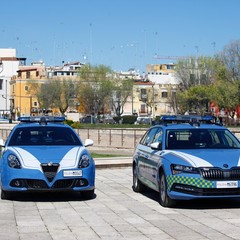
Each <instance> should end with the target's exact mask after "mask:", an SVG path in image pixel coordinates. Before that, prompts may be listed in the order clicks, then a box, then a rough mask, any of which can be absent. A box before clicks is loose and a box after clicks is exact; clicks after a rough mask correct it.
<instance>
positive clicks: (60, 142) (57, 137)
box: [0, 116, 95, 199]
mask: <svg viewBox="0 0 240 240" xmlns="http://www.w3.org/2000/svg"><path fill="white" fill-rule="evenodd" d="M64 120H65V118H62V117H52V116H41V117H21V118H19V121H21V123H19V124H18V125H16V126H15V127H14V128H13V130H12V131H11V133H10V135H9V137H8V139H7V141H6V143H5V144H4V146H3V151H2V156H1V159H0V181H1V199H8V198H10V196H11V197H12V193H13V192H21V191H24V192H26V191H29V192H30V191H31V192H47V191H49V192H54V191H79V192H81V196H82V197H83V198H88V199H91V198H93V197H94V189H95V163H94V160H93V158H92V157H91V155H90V154H89V152H88V151H87V150H86V147H87V146H90V145H93V141H92V140H90V139H87V140H86V141H85V144H83V143H82V141H81V139H80V138H79V136H78V135H77V133H76V132H75V130H74V129H72V128H71V127H70V126H68V125H66V124H64V123H63V121H64Z"/></svg>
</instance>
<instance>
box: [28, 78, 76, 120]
mask: <svg viewBox="0 0 240 240" xmlns="http://www.w3.org/2000/svg"><path fill="white" fill-rule="evenodd" d="M30 91H31V93H33V94H34V95H35V96H36V97H37V100H38V103H39V106H40V108H41V109H45V110H48V109H54V108H56V109H58V110H59V111H60V113H61V114H62V115H64V113H65V112H66V110H67V109H68V107H69V106H71V104H72V103H73V99H74V98H75V96H76V88H75V84H74V82H73V81H72V80H66V79H62V80H52V79H47V80H46V81H45V82H44V83H42V84H40V83H39V82H38V81H36V80H33V81H31V83H30Z"/></svg>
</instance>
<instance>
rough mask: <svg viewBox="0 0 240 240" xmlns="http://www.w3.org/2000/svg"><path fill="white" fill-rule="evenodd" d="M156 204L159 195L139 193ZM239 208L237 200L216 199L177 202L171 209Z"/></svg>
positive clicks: (239, 203)
mask: <svg viewBox="0 0 240 240" xmlns="http://www.w3.org/2000/svg"><path fill="white" fill-rule="evenodd" d="M140 194H142V195H144V196H146V197H148V198H150V199H152V200H154V201H156V202H158V198H159V193H157V192H155V191H153V190H146V191H145V192H143V193H140ZM239 207H240V197H239V198H225V199H223V198H221V199H220V198H217V199H194V200H185V201H183V200H182V201H177V204H176V205H175V206H174V207H173V208H175V209H231V208H239Z"/></svg>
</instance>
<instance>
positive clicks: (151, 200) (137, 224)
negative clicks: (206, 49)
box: [0, 167, 240, 240]
mask: <svg viewBox="0 0 240 240" xmlns="http://www.w3.org/2000/svg"><path fill="white" fill-rule="evenodd" d="M131 186H132V175H131V167H126V168H106V169H97V176H96V197H95V199H93V200H88V201H84V200H81V198H80V195H79V194H75V193H74V194H72V193H68V194H34V195H33V194H27V195H23V196H17V197H16V198H15V199H14V200H8V201H7V200H1V201H0V229H1V231H0V239H1V240H6V239H9V240H35V239H38V240H42V239H44V240H52V239H54V240H61V239H64V240H65V239H67V240H73V239H74V240H76V239H79V240H80V239H81V240H88V239H89V240H90V239H91V240H94V239H106V240H114V239H137V240H143V239H144V240H145V239H157V240H159V239H161V240H164V239H184V240H187V239H191V240H192V239H194V240H196V239H218V240H222V239H240V217H239V216H240V201H237V200H231V201H230V200H227V201H203V202H199V201H198V202H185V203H181V204H179V205H178V206H177V207H176V208H174V209H168V208H163V207H161V206H160V205H159V204H158V202H157V198H158V195H157V194H156V193H155V192H152V191H148V192H146V194H145V195H142V194H138V193H135V192H133V191H132V188H131Z"/></svg>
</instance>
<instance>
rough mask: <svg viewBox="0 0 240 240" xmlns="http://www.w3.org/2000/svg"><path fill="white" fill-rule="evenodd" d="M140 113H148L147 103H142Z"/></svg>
mask: <svg viewBox="0 0 240 240" xmlns="http://www.w3.org/2000/svg"><path fill="white" fill-rule="evenodd" d="M140 113H146V105H145V104H141V109H140Z"/></svg>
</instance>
